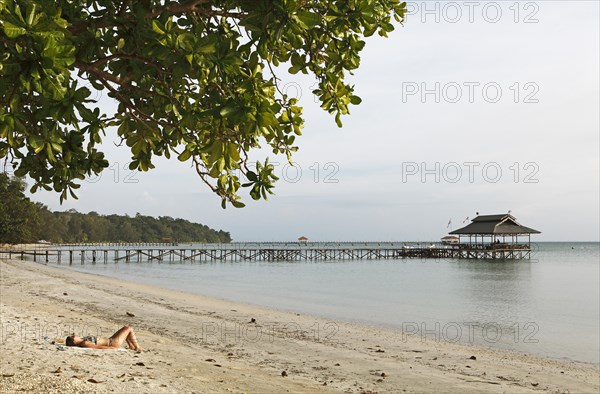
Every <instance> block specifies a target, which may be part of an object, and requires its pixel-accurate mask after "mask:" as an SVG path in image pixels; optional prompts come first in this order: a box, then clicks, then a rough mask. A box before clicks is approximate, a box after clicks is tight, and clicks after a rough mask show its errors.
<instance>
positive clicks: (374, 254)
mask: <svg viewBox="0 0 600 394" xmlns="http://www.w3.org/2000/svg"><path fill="white" fill-rule="evenodd" d="M530 256H531V249H530V247H529V245H514V244H513V245H505V244H488V245H481V244H479V245H465V244H461V245H452V246H449V245H442V244H439V243H423V242H414V243H407V242H329V243H290V242H287V243H274V242H268V243H246V242H244V243H231V244H185V245H183V244H172V243H170V244H167V245H165V244H142V243H139V244H68V245H40V246H38V247H35V248H24V249H10V248H4V249H0V258H9V259H12V258H20V259H31V260H33V261H36V262H45V263H57V264H61V263H68V264H73V263H80V264H85V263H92V264H96V263H105V264H107V263H109V262H111V263H119V262H125V263H142V262H154V261H156V262H215V261H267V262H277V261H290V262H293V261H328V260H382V259H411V258H419V259H494V260H495V259H511V260H513V259H527V258H530Z"/></svg>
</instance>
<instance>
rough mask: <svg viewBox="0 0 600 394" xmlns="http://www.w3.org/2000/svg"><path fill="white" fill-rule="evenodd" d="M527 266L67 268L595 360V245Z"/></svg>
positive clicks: (398, 263) (561, 250)
mask: <svg viewBox="0 0 600 394" xmlns="http://www.w3.org/2000/svg"><path fill="white" fill-rule="evenodd" d="M537 247H538V250H537V251H536V253H535V255H534V256H533V258H532V259H531V260H523V261H475V260H451V261H447V260H417V259H414V260H411V259H406V260H363V261H329V262H297V261H296V262H277V263H270V262H222V263H217V262H214V263H189V262H188V263H185V264H181V263H173V264H169V263H157V262H154V263H128V264H127V263H122V262H120V263H118V264H106V265H105V264H96V265H89V264H86V265H84V266H82V265H78V264H74V265H73V266H72V267H70V268H73V269H78V270H84V271H93V272H95V273H101V274H105V275H110V276H117V277H120V278H124V279H130V280H135V281H140V282H144V283H148V284H154V285H159V286H163V287H169V288H174V289H177V290H183V291H189V292H195V293H200V294H206V295H212V296H217V297H222V298H227V299H231V300H234V301H240V302H251V303H253V304H258V305H264V306H268V307H275V308H280V309H286V310H292V311H297V312H303V313H311V314H317V315H322V316H326V317H330V318H336V319H344V320H349V321H356V322H363V323H368V324H374V325H381V326H386V327H392V328H397V329H403V330H404V331H405V332H410V333H414V335H417V336H421V337H424V338H427V339H430V340H431V339H434V340H435V339H439V340H443V339H445V340H460V341H462V342H469V343H476V344H484V345H489V346H498V347H503V348H509V349H515V350H518V351H524V352H530V353H536V354H541V355H546V356H550V357H556V358H561V357H566V358H571V359H576V360H581V361H588V362H595V363H598V362H600V360H599V357H600V356H599V353H600V345H599V338H598V337H599V326H600V316H599V313H600V312H599V310H600V294H599V292H600V283H599V282H600V271H599V265H600V257H599V256H600V255H599V244H598V243H573V244H571V243H544V244H539V245H538V246H537Z"/></svg>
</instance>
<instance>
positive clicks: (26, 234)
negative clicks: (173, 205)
mask: <svg viewBox="0 0 600 394" xmlns="http://www.w3.org/2000/svg"><path fill="white" fill-rule="evenodd" d="M26 187H27V185H26V183H25V182H24V181H23V180H22V179H20V178H16V177H11V176H9V175H7V174H6V173H0V244H3V243H12V244H14V243H31V242H37V241H39V240H45V241H48V242H52V243H78V242H223V243H227V242H231V236H230V234H229V233H228V232H225V231H223V230H214V229H211V228H209V227H208V226H206V225H203V224H199V223H192V222H190V221H188V220H185V219H175V218H172V217H169V216H161V217H159V218H154V217H151V216H144V215H140V214H139V213H138V214H136V215H135V216H133V217H130V216H127V215H125V216H122V215H101V214H98V213H96V212H89V213H80V212H77V211H75V210H69V211H66V212H52V211H50V210H49V209H48V208H47V207H46V206H45V205H44V204H41V203H39V202H34V201H31V200H30V199H29V198H28V197H27V196H26V195H25V188H26Z"/></svg>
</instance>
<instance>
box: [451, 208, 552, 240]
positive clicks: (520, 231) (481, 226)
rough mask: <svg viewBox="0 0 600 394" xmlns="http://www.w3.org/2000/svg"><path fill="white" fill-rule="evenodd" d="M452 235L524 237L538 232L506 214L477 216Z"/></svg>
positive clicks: (452, 232)
mask: <svg viewBox="0 0 600 394" xmlns="http://www.w3.org/2000/svg"><path fill="white" fill-rule="evenodd" d="M450 234H454V235H524V234H540V232H539V231H537V230H534V229H532V228H529V227H525V226H523V225H521V224H519V223H518V222H517V219H516V218H515V217H514V216H512V215H510V214H508V213H506V214H501V215H479V216H477V217H476V218H475V219H473V220H472V221H471V223H470V224H469V225H467V226H465V227H463V228H459V229H458V230H454V231H451V232H450Z"/></svg>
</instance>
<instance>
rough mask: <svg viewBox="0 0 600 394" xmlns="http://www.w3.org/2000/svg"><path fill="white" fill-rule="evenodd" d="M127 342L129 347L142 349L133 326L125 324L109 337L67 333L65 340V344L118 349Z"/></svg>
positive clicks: (137, 349)
mask: <svg viewBox="0 0 600 394" xmlns="http://www.w3.org/2000/svg"><path fill="white" fill-rule="evenodd" d="M124 342H127V345H129V349H132V350H136V351H142V350H144V349H142V348H141V347H140V345H139V343H138V341H137V338H136V337H135V332H133V328H131V327H129V326H125V327H123V328H121V329H120V330H119V331H117V332H115V333H114V334H113V336H112V337H110V338H99V337H95V336H91V335H90V336H87V337H78V336H76V335H74V334H73V335H69V336H68V337H67V339H66V340H65V344H66V345H67V346H78V347H87V348H92V349H118V348H120V347H121V346H123V343H124Z"/></svg>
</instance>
